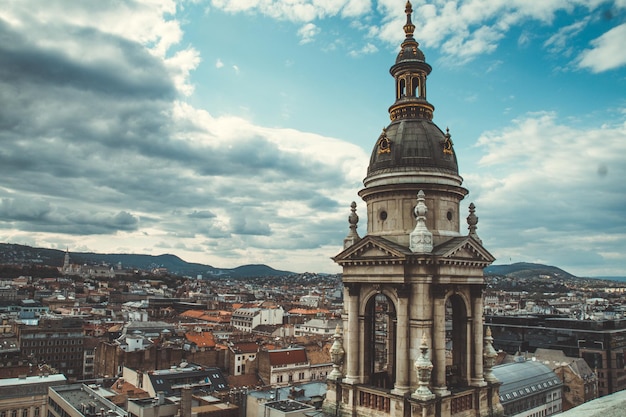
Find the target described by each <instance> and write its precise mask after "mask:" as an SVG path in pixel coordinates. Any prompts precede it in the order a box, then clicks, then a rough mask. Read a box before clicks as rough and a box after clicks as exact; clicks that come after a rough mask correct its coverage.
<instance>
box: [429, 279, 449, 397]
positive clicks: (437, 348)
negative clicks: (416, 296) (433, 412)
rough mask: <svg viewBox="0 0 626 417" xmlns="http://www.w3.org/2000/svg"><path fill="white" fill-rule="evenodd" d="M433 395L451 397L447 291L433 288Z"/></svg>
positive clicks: (440, 287) (439, 287)
mask: <svg viewBox="0 0 626 417" xmlns="http://www.w3.org/2000/svg"><path fill="white" fill-rule="evenodd" d="M432 291H433V336H432V339H433V340H432V343H433V359H432V362H433V365H434V372H433V389H432V391H433V393H434V394H435V395H437V396H440V397H441V396H445V395H449V394H450V391H448V389H447V386H446V303H445V301H446V298H445V297H446V289H445V288H444V287H442V286H436V287H433V290H432Z"/></svg>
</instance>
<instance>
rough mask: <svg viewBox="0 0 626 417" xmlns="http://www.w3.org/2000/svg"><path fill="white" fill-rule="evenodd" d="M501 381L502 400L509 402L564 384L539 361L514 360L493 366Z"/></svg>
mask: <svg viewBox="0 0 626 417" xmlns="http://www.w3.org/2000/svg"><path fill="white" fill-rule="evenodd" d="M493 374H494V375H495V377H496V378H498V380H499V381H500V382H502V386H501V387H500V401H501V402H502V403H507V402H510V401H515V400H518V399H520V398H523V397H526V396H530V395H535V394H537V393H540V392H543V391H548V390H553V389H555V388H556V387H560V386H561V385H563V383H562V382H561V380H560V379H559V378H558V377H557V376H556V374H555V373H554V372H553V371H552V370H551V369H550V368H549V367H547V366H546V365H544V364H543V363H541V362H537V361H524V362H512V363H507V364H504V365H498V366H494V367H493Z"/></svg>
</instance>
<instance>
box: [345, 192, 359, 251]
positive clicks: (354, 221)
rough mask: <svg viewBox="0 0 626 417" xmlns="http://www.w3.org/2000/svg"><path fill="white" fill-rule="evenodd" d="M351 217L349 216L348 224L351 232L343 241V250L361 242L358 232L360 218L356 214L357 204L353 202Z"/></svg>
mask: <svg viewBox="0 0 626 417" xmlns="http://www.w3.org/2000/svg"><path fill="white" fill-rule="evenodd" d="M350 212H351V213H350V215H349V216H348V223H349V224H350V231H348V235H347V236H346V238H345V239H344V240H343V248H344V249H347V248H349V247H350V246H352V245H354V244H355V243H356V242H358V241H359V240H361V237H360V236H359V234H358V233H357V231H356V228H357V227H358V223H359V216H358V214H356V203H355V202H354V201H353V202H352V204H350Z"/></svg>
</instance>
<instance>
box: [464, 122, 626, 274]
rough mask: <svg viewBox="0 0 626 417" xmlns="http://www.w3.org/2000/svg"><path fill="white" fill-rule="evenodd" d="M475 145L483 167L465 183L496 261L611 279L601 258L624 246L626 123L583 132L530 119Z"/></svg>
mask: <svg viewBox="0 0 626 417" xmlns="http://www.w3.org/2000/svg"><path fill="white" fill-rule="evenodd" d="M478 146H479V147H480V148H482V149H483V150H484V151H485V154H484V156H483V157H482V158H481V159H480V166H481V168H480V169H479V170H478V171H477V172H474V173H471V174H468V175H464V177H465V179H466V186H467V187H468V188H469V189H471V190H472V201H475V202H476V205H477V207H478V213H479V216H481V219H484V221H483V224H480V225H479V228H480V229H481V230H482V234H481V233H480V230H479V235H481V237H483V239H484V240H486V247H487V248H490V249H491V250H492V251H493V252H494V254H495V255H496V257H498V258H500V259H501V260H502V261H503V262H508V261H509V258H510V257H512V258H513V260H514V261H515V260H517V261H519V260H533V259H540V258H542V259H545V260H547V261H548V262H549V263H551V264H555V265H559V264H561V265H563V264H567V265H574V266H578V267H580V268H581V270H582V269H586V270H588V271H595V273H596V274H606V273H607V272H609V269H610V268H613V269H612V273H613V274H615V269H614V268H615V265H616V263H615V262H611V263H609V262H608V259H607V258H605V256H604V255H603V254H605V253H612V252H614V250H613V248H614V247H623V245H624V244H626V233H625V231H626V219H624V216H623V207H624V206H626V192H625V189H624V185H623V180H622V178H624V177H626V165H625V164H624V157H623V155H625V154H626V122H622V123H621V124H618V125H612V126H609V125H605V126H600V127H586V128H584V127H583V128H580V127H572V126H568V125H566V124H563V123H561V122H560V121H559V120H558V118H557V115H556V114H554V113H536V114H528V115H526V116H525V117H523V118H520V119H518V120H515V121H514V124H513V125H511V126H509V127H508V128H505V129H504V130H502V131H499V132H487V133H485V134H483V135H482V136H481V137H480V139H479V141H478ZM512 237H514V238H512ZM621 262H622V264H624V263H626V254H622V257H621ZM585 263H586V264H585ZM570 272H572V273H576V272H577V271H570Z"/></svg>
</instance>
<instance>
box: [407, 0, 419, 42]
mask: <svg viewBox="0 0 626 417" xmlns="http://www.w3.org/2000/svg"><path fill="white" fill-rule="evenodd" d="M404 13H406V24H405V25H404V33H406V39H407V40H409V39H410V40H412V41H415V39H413V32H414V31H415V25H414V24H413V22H411V14H412V13H413V6H412V5H411V2H410V1H407V2H406V7H405V8H404ZM415 43H417V42H415ZM418 46H419V44H418Z"/></svg>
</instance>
